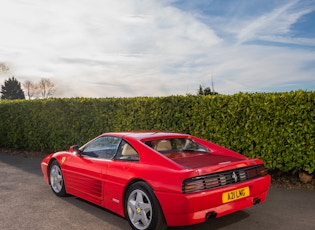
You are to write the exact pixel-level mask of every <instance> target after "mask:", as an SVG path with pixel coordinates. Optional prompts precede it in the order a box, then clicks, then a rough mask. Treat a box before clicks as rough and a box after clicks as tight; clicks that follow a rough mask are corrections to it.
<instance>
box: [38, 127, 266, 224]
mask: <svg viewBox="0 0 315 230" xmlns="http://www.w3.org/2000/svg"><path fill="white" fill-rule="evenodd" d="M41 168H42V171H43V174H44V179H45V181H46V182H47V183H48V184H50V186H51V188H52V191H53V192H54V193H55V194H56V195H58V196H65V195H66V194H71V195H74V196H77V197H80V198H82V199H85V200H87V201H90V202H92V203H95V204H97V205H100V206H102V207H104V208H106V209H109V210H111V211H113V212H115V213H117V214H119V215H121V216H123V217H126V218H127V220H128V221H129V223H130V226H131V227H132V228H133V229H137V230H145V229H165V228H167V226H182V225H192V224H197V223H201V222H204V221H207V220H209V219H211V218H218V217H221V216H224V215H227V214H229V213H233V212H236V211H239V210H242V209H245V208H248V207H250V206H252V205H255V204H258V203H261V202H263V201H265V199H266V195H267V191H268V188H269V186H270V180H271V177H270V175H268V174H267V173H266V171H265V168H264V165H263V162H262V161H261V160H259V159H249V158H247V157H245V156H243V155H241V154H238V153H236V152H233V151H231V150H228V149H226V148H223V147H221V146H218V145H216V144H213V143H211V142H208V141H205V140H202V139H200V138H197V137H194V136H191V135H188V134H180V133H169V132H124V133H123V132H117V133H105V134H102V135H100V136H98V137H96V138H94V139H93V140H91V141H90V142H88V143H87V144H85V145H83V146H82V147H80V148H79V147H78V146H71V147H70V149H69V150H67V151H62V152H57V153H52V154H50V155H48V156H47V157H46V158H45V159H43V161H42V162H41Z"/></svg>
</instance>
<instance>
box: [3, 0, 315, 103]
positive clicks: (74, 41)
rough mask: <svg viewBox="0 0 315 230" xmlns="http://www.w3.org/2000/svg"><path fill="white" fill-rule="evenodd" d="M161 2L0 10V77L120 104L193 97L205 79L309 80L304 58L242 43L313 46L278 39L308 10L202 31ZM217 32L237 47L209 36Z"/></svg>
mask: <svg viewBox="0 0 315 230" xmlns="http://www.w3.org/2000/svg"><path fill="white" fill-rule="evenodd" d="M0 1H2V0H0ZM170 2H171V1H167V0H165V1H158V0H146V1H139V0H126V1H114V0H84V1H75V0H63V1H61V0H56V1H49V2H43V1H41V0H11V1H6V2H5V3H1V6H2V7H1V8H0V28H2V31H3V33H2V34H3V35H2V36H0V62H6V63H8V64H9V65H10V67H11V72H10V73H8V74H0V80H1V81H4V79H5V78H6V77H7V76H8V75H10V74H12V75H15V76H16V77H17V78H18V80H20V81H23V80H32V79H34V81H38V80H39V79H40V78H43V77H45V78H47V77H48V78H51V79H52V80H53V81H54V82H55V83H56V84H57V85H58V88H59V90H58V92H57V93H58V95H56V96H61V97H75V96H84V97H111V96H116V97H124V96H151V95H152V96H163V95H170V94H186V93H195V92H196V90H197V89H198V87H199V84H204V85H209V84H210V82H211V76H213V78H214V83H215V88H216V90H217V91H218V92H220V93H235V92H239V91H251V90H256V89H259V88H260V87H261V86H264V87H269V86H270V85H274V84H281V83H285V84H287V83H288V82H291V81H294V80H295V77H296V76H299V77H300V78H301V79H302V78H303V79H304V80H310V78H311V76H313V75H312V74H311V73H313V72H312V71H310V70H305V69H303V66H304V65H305V63H309V62H314V61H315V57H314V52H311V51H309V52H305V50H303V49H291V48H288V47H267V46H259V45H258V44H256V45H251V46H250V45H248V44H247V43H246V42H249V41H252V40H257V39H258V40H259V39H261V40H264V41H270V42H275V41H277V42H282V43H290V44H304V43H305V42H307V43H308V44H309V45H313V44H314V40H313V39H304V38H292V37H287V36H285V35H286V34H288V33H290V26H291V25H292V24H294V23H295V22H296V21H297V20H298V19H299V18H300V17H302V16H303V15H305V14H307V13H309V12H310V11H311V10H313V9H312V8H311V7H310V8H307V9H306V8H305V7H304V8H303V7H298V5H299V1H290V2H289V3H287V4H284V5H282V6H278V7H277V8H275V9H274V10H272V11H271V12H267V13H265V14H260V15H257V16H256V17H251V19H252V20H251V21H246V20H244V18H235V17H234V18H233V20H234V21H233V23H226V24H225V23H222V21H223V20H222V21H221V24H217V25H216V26H211V25H210V26H209V25H207V24H204V23H203V22H202V21H200V17H199V16H200V15H196V14H195V13H191V12H189V11H183V10H180V9H178V8H175V7H173V6H171V5H170V4H169V3H170ZM246 19H248V17H246ZM216 22H218V23H219V22H220V20H217V21H216ZM224 22H226V21H224ZM231 25H233V27H231ZM217 28H220V31H227V32H228V33H229V34H234V35H235V38H237V40H238V41H237V42H236V43H233V39H230V37H225V36H223V35H219V34H221V33H219V31H217ZM293 74H294V75H295V76H292V77H289V76H290V75H293Z"/></svg>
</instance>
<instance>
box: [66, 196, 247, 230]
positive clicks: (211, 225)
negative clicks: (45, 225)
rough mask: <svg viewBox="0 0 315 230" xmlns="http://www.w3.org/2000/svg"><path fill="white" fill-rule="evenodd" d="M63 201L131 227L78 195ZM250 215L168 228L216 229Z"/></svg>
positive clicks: (113, 214) (232, 216)
mask: <svg viewBox="0 0 315 230" xmlns="http://www.w3.org/2000/svg"><path fill="white" fill-rule="evenodd" d="M62 199H63V200H64V201H66V202H68V203H69V204H71V205H73V206H75V207H76V208H80V209H81V210H83V211H85V212H88V213H89V214H90V215H93V216H95V217H97V218H99V219H101V220H102V221H104V223H106V224H110V225H112V226H115V227H117V228H121V229H123V230H125V229H131V228H130V227H129V224H128V221H127V220H126V219H125V218H123V217H121V216H119V215H117V214H115V213H113V212H111V211H109V210H107V209H105V208H102V207H100V206H98V205H95V204H93V203H90V202H88V201H86V200H83V199H81V198H78V197H74V196H69V197H64V198H62ZM249 216H250V215H249V214H248V213H247V212H246V211H239V212H236V213H232V214H230V215H227V216H224V217H221V218H217V219H212V220H209V221H207V222H205V223H201V224H196V225H190V226H183V227H169V228H168V230H206V229H207V230H209V229H211V230H217V229H224V228H225V227H227V226H229V225H232V224H234V223H237V222H239V221H242V220H244V219H246V218H248V217H249Z"/></svg>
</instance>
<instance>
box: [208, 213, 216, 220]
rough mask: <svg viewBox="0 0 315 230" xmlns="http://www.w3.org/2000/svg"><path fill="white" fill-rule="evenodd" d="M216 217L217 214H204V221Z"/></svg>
mask: <svg viewBox="0 0 315 230" xmlns="http://www.w3.org/2000/svg"><path fill="white" fill-rule="evenodd" d="M216 217H217V213H216V212H208V213H207V214H206V221H208V220H211V219H215V218H216Z"/></svg>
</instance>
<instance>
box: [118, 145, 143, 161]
mask: <svg viewBox="0 0 315 230" xmlns="http://www.w3.org/2000/svg"><path fill="white" fill-rule="evenodd" d="M115 159H116V160H124V161H139V155H138V153H137V151H136V150H135V149H134V148H133V147H132V146H131V145H130V144H128V143H127V142H126V141H124V140H123V141H122V142H121V144H120V145H119V148H118V151H117V155H116V157H115Z"/></svg>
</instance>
